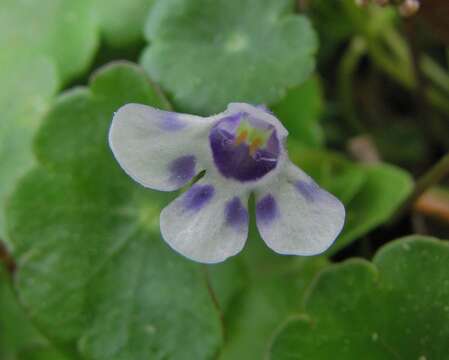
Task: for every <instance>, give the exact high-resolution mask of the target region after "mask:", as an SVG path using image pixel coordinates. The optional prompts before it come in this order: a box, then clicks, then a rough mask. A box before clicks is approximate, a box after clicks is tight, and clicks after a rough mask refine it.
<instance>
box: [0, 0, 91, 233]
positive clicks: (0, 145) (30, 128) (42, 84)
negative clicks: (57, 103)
mask: <svg viewBox="0 0 449 360" xmlns="http://www.w3.org/2000/svg"><path fill="white" fill-rule="evenodd" d="M96 38H97V36H96V27H95V23H94V19H93V18H92V13H91V3H90V0H78V1H64V0H40V1H17V0H3V1H1V2H0V48H1V49H3V50H4V51H2V54H1V56H0V83H1V89H0V107H1V109H2V114H1V115H0V163H1V164H2V171H1V172H0V238H2V239H4V240H7V239H6V234H5V228H4V215H3V211H4V204H5V201H6V197H7V195H8V194H9V193H10V192H11V191H12V188H13V187H14V185H15V183H16V181H17V179H18V178H19V177H20V176H21V175H23V174H24V173H25V172H26V171H27V170H29V169H30V167H31V165H32V163H33V156H32V154H31V149H30V143H31V139H32V137H33V134H34V132H35V130H36V129H37V127H38V125H39V123H40V119H41V117H42V115H43V114H44V113H45V112H46V110H47V108H48V107H49V105H50V101H51V98H52V97H53V95H54V94H55V93H56V92H57V90H58V89H59V87H60V86H61V83H63V82H66V81H67V80H69V78H72V77H73V76H76V75H78V74H80V73H81V72H82V71H83V70H85V68H86V67H87V66H88V65H89V62H90V61H91V59H92V57H93V55H94V51H95V50H96V45H97V40H96Z"/></svg>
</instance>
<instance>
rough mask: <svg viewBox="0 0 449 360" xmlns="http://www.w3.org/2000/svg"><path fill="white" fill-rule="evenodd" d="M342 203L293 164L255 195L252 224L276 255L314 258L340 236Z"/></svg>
mask: <svg viewBox="0 0 449 360" xmlns="http://www.w3.org/2000/svg"><path fill="white" fill-rule="evenodd" d="M344 219H345V209H344V206H343V205H342V203H341V202H340V201H339V200H338V199H337V198H335V197H334V196H333V195H331V194H330V193H328V192H327V191H325V190H323V189H321V188H320V187H319V186H318V185H317V184H316V183H315V182H314V181H313V180H312V179H311V178H310V177H309V176H308V175H306V174H305V173H304V172H303V171H301V170H300V169H298V168H297V167H296V166H294V165H293V164H291V163H290V164H288V166H287V168H286V170H285V171H284V172H283V173H282V174H281V175H280V176H279V177H278V179H277V181H275V182H273V183H271V184H269V185H267V186H264V187H263V188H262V189H260V190H259V191H257V193H256V220H257V227H258V229H259V232H260V234H261V236H262V238H263V239H264V241H265V242H266V243H267V245H268V246H269V247H270V248H271V249H273V250H274V251H276V252H277V253H280V254H291V255H316V254H320V253H322V252H323V251H325V250H326V249H327V248H328V247H329V246H330V245H331V244H332V243H333V242H334V240H335V239H336V237H337V236H338V234H339V233H340V231H341V229H342V227H343V224H344Z"/></svg>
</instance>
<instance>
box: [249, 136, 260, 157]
mask: <svg viewBox="0 0 449 360" xmlns="http://www.w3.org/2000/svg"><path fill="white" fill-rule="evenodd" d="M262 144H263V141H262V139H261V138H260V137H256V138H254V140H253V141H252V142H251V144H250V145H249V154H250V155H251V156H254V154H255V153H256V151H257V150H258V149H259V148H260V147H261V146H262Z"/></svg>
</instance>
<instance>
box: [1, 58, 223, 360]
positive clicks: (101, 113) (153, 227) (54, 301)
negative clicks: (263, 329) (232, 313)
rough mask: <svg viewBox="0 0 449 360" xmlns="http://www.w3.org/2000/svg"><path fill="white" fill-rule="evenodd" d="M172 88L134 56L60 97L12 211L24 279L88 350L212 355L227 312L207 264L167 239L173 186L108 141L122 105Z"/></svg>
mask: <svg viewBox="0 0 449 360" xmlns="http://www.w3.org/2000/svg"><path fill="white" fill-rule="evenodd" d="M129 102H137V103H146V104H151V105H153V106H159V107H160V106H161V104H163V103H164V99H162V98H160V95H159V93H158V92H157V91H156V90H155V89H154V87H153V86H152V85H151V83H150V82H149V81H148V79H147V78H146V77H145V76H144V74H143V73H142V72H141V71H140V70H139V69H138V68H136V67H135V66H132V65H129V64H116V65H112V66H109V67H106V68H105V69H103V70H101V71H100V72H98V73H97V74H96V75H95V77H94V78H93V79H92V82H91V84H90V86H89V88H83V89H76V90H73V91H70V92H68V93H66V94H64V95H62V96H61V97H60V99H59V100H58V101H57V103H56V104H55V106H54V108H53V109H52V110H51V111H50V113H49V115H48V116H47V118H46V119H45V121H44V125H43V127H42V128H41V129H40V131H39V133H38V136H37V141H36V152H37V153H38V157H39V161H40V162H41V166H39V167H38V168H37V169H35V170H34V171H31V172H30V173H28V175H27V176H26V177H25V178H24V179H23V180H22V181H21V182H20V184H19V187H18V189H17V191H16V192H15V194H14V196H13V197H12V199H11V202H10V206H9V208H8V211H7V220H8V229H9V234H10V236H11V239H12V242H13V244H14V256H15V258H16V260H17V262H18V264H19V271H18V273H17V274H16V289H17V292H18V294H19V297H20V300H21V302H22V303H23V304H24V306H25V307H26V308H27V309H28V312H29V313H30V314H31V317H32V320H33V321H34V322H35V323H36V324H37V325H38V326H39V328H40V329H42V330H44V331H45V332H46V334H48V335H49V337H50V338H51V339H52V341H54V342H56V344H57V345H58V346H59V347H60V348H64V349H66V350H71V349H73V348H77V349H79V351H80V352H81V354H82V355H83V356H84V357H86V358H89V359H98V360H100V359H105V360H106V359H107V360H114V359H162V358H170V359H208V358H211V357H212V356H213V354H214V353H215V352H216V351H217V349H218V347H219V345H220V343H221V336H222V335H221V326H220V321H219V314H218V312H217V310H216V308H215V306H214V304H213V302H212V299H211V296H210V295H209V291H208V288H207V286H206V281H205V277H204V273H203V271H202V270H201V268H200V267H199V266H198V265H196V264H194V263H192V262H191V261H188V260H186V259H184V258H182V257H181V256H179V255H177V254H176V253H174V252H173V251H172V250H171V249H169V248H168V246H166V245H165V243H164V242H163V241H162V240H161V238H160V235H159V227H158V223H159V221H158V215H159V212H160V210H161V208H162V206H163V205H164V204H166V203H167V200H168V199H169V197H168V196H167V195H165V194H161V193H154V192H151V191H149V190H146V189H143V188H142V187H140V186H139V185H137V184H136V183H134V182H133V181H132V180H131V179H129V177H128V176H127V175H126V174H124V173H123V171H122V170H121V169H120V168H119V166H118V165H117V163H116V161H115V160H114V159H113V156H112V153H111V151H110V149H109V147H108V144H107V138H108V136H107V135H108V129H109V126H110V123H111V118H112V114H113V112H114V111H116V110H117V109H118V108H119V107H120V106H122V105H123V104H125V103H129Z"/></svg>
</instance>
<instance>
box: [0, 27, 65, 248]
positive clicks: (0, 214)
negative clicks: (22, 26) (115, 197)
mask: <svg viewBox="0 0 449 360" xmlns="http://www.w3.org/2000/svg"><path fill="white" fill-rule="evenodd" d="M0 36H1V35H0ZM0 83H1V84H2V90H1V91H0V108H1V109H2V113H1V115H0V164H1V171H0V239H3V240H5V241H6V240H7V238H6V229H5V221H4V204H5V202H6V198H7V196H8V195H9V194H10V193H11V191H12V190H13V187H14V185H15V183H16V181H17V179H18V178H19V177H20V176H22V175H23V174H25V172H26V171H27V170H29V169H30V168H31V166H32V164H33V156H32V153H31V149H30V147H31V146H30V144H31V139H32V137H33V134H34V132H35V131H36V129H37V127H38V125H39V123H40V119H41V117H42V115H43V114H44V112H45V111H46V110H47V108H48V107H49V105H50V99H51V97H52V96H53V95H54V94H55V92H56V90H57V87H58V80H57V74H56V70H55V68H54V66H53V64H52V63H51V62H50V61H49V60H48V59H46V58H45V57H31V58H30V57H26V58H24V59H21V58H15V57H14V56H11V57H6V56H5V57H2V58H1V59H0Z"/></svg>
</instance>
